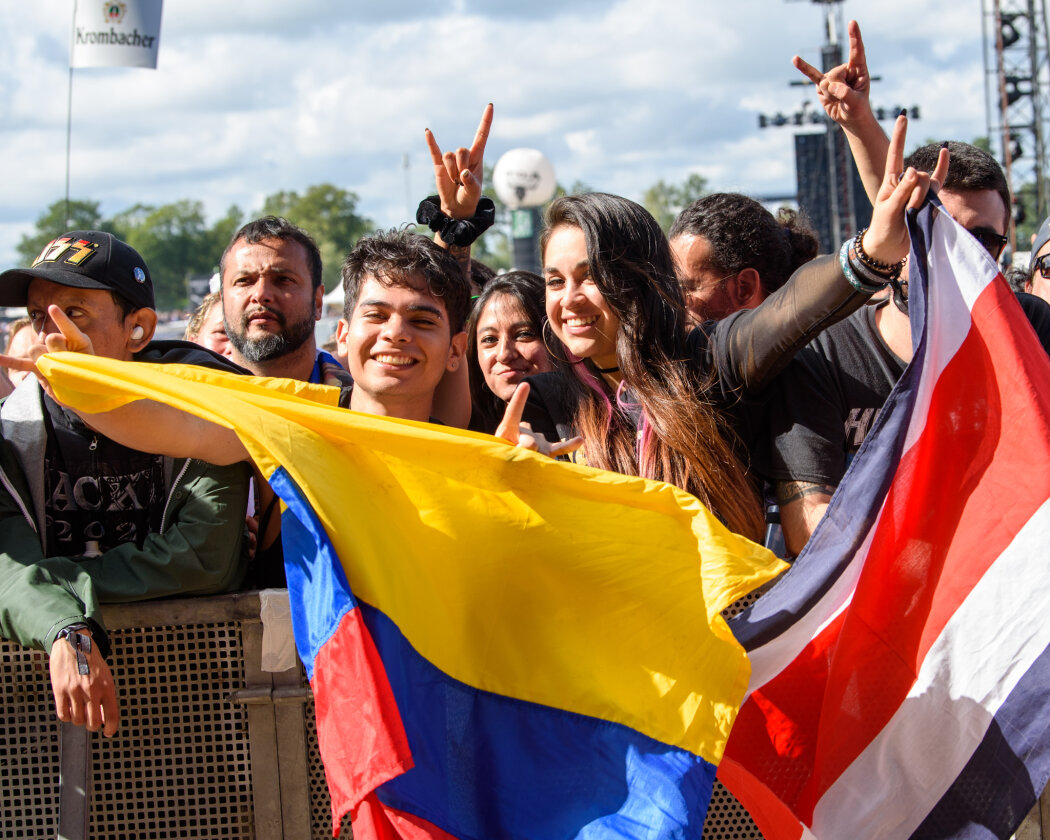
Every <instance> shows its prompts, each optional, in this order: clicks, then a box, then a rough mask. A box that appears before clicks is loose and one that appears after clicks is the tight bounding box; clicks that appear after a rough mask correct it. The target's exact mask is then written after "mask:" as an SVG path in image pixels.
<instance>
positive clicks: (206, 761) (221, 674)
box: [91, 622, 254, 840]
mask: <svg viewBox="0 0 1050 840" xmlns="http://www.w3.org/2000/svg"><path fill="white" fill-rule="evenodd" d="M110 639H111V641H112V644H113V656H112V660H111V662H112V670H113V674H114V679H115V682H116V684H117V690H118V692H119V697H120V698H121V713H122V718H121V726H120V732H119V733H118V736H117V737H116V738H114V739H112V740H109V739H105V738H101V737H98V736H96V738H95V741H94V743H93V745H92V747H93V753H92V757H93V778H94V782H93V784H94V789H93V795H92V799H91V837H92V838H98V840H125V838H128V837H137V838H156V840H165V838H173V840H174V839H175V838H186V837H194V838H216V839H217V840H218V838H242V837H243V838H252V837H254V832H253V825H252V778H251V763H250V754H249V741H248V727H247V718H246V715H245V711H244V707H243V706H241V705H237V704H232V703H230V702H229V697H230V694H231V692H232V691H234V690H235V689H237V688H240V687H241V686H242V685H243V683H244V667H243V661H242V655H241V639H240V627H239V625H238V624H237V623H232V622H231V623H228V624H205V625H191V626H185V627H177V628H173V627H154V628H148V629H134V630H117V631H113V632H112V633H111V634H110Z"/></svg>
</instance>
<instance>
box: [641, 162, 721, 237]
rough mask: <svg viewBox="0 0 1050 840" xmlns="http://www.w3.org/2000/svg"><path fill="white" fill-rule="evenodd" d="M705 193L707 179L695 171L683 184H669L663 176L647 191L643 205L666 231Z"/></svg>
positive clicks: (643, 198) (643, 197)
mask: <svg viewBox="0 0 1050 840" xmlns="http://www.w3.org/2000/svg"><path fill="white" fill-rule="evenodd" d="M705 195H707V179H706V178H705V177H704V176H703V175H700V174H698V173H696V172H694V173H693V174H692V175H690V176H689V177H688V178H686V179H685V181H683V182H682V183H681V184H668V183H667V182H666V181H664V180H663V179H662V178H661V179H660V180H659V181H657V182H656V183H655V184H653V185H652V186H651V187H649V189H647V190H646V191H645V194H644V195H643V196H642V206H644V207H645V209H646V210H648V211H649V212H650V213H652V214H653V218H655V219H656V221H657V222H659V224H660V227H661V228H663V230H664V232H665V233H666V232H667V231H668V230H670V229H671V225H672V224H674V220H675V219H676V218H677V216H678V214H679V213H681V212H682V211H683V210H684V209H685V208H686V207H688V206H689V205H690V204H692V203H693V202H694V201H696V200H697V199H699V198H703V197H704V196H705Z"/></svg>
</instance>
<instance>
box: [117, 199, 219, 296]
mask: <svg viewBox="0 0 1050 840" xmlns="http://www.w3.org/2000/svg"><path fill="white" fill-rule="evenodd" d="M112 224H113V227H114V229H115V231H116V232H117V233H118V235H121V236H122V238H123V239H124V241H125V242H127V243H128V244H129V245H130V246H131V247H132V248H134V249H135V250H137V251H138V252H139V253H140V254H142V258H143V259H144V260H145V261H146V265H148V266H149V270H150V277H152V278H153V291H154V294H155V295H156V298H157V308H158V309H173V308H176V307H180V306H183V305H185V303H186V299H187V289H186V281H187V280H188V279H189V277H190V276H192V275H194V274H209V273H211V271H212V270H213V268H214V266H215V264H216V263H217V262H218V256H219V253H221V249H220V250H219V252H216V250H215V249H216V246H215V242H214V236H213V233H212V229H211V228H209V227H208V225H207V223H206V222H205V218H204V205H203V204H202V203H201V202H199V201H188V200H182V201H176V202H175V203H174V204H164V205H162V206H160V207H152V206H149V205H143V204H136V205H135V206H133V207H131V208H129V209H128V210H126V211H124V212H123V213H121V214H120V215H118V216H116V217H115V218H114V219H113V220H112ZM223 245H224V246H225V243H223Z"/></svg>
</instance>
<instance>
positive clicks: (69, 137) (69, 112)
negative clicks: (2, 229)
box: [66, 0, 77, 230]
mask: <svg viewBox="0 0 1050 840" xmlns="http://www.w3.org/2000/svg"><path fill="white" fill-rule="evenodd" d="M76 28H77V0H73V23H72V25H71V26H70V28H69V98H68V101H67V102H66V230H68V229H69V228H71V227H72V226H73V219H72V217H71V215H70V210H69V161H70V156H71V154H72V148H73V39H74V38H75V37H76Z"/></svg>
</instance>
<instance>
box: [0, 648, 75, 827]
mask: <svg viewBox="0 0 1050 840" xmlns="http://www.w3.org/2000/svg"><path fill="white" fill-rule="evenodd" d="M0 683H2V684H0V744H3V751H2V753H0V791H2V792H3V808H0V837H41V838H43V837H54V836H56V834H57V833H58V802H59V800H58V793H59V791H58V774H59V760H60V757H61V755H60V749H61V743H60V740H59V724H58V722H57V721H56V719H55V713H54V703H53V702H52V700H51V679H50V676H49V675H48V670H47V658H46V657H45V656H44V655H43V654H42V653H39V652H36V651H29V650H25V649H24V648H21V647H19V646H18V645H15V644H13V643H11V642H6V641H0Z"/></svg>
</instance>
